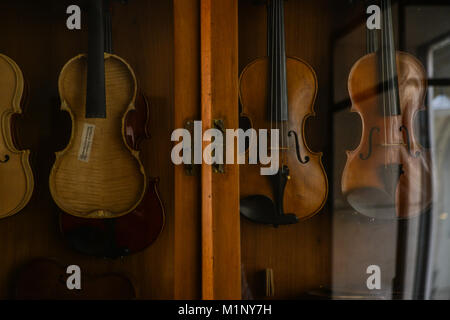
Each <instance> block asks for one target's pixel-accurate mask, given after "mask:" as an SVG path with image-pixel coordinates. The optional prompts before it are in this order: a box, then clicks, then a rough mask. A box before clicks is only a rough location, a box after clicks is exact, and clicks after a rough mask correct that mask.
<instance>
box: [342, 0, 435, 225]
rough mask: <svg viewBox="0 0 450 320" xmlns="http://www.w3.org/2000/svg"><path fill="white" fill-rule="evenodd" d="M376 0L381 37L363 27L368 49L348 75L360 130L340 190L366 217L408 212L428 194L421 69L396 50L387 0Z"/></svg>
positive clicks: (422, 205) (417, 209)
mask: <svg viewBox="0 0 450 320" xmlns="http://www.w3.org/2000/svg"><path fill="white" fill-rule="evenodd" d="M376 3H377V2H375V4H376ZM380 4H381V9H382V13H381V14H382V26H381V31H380V34H381V37H379V36H378V33H377V32H375V31H370V32H369V33H368V35H369V36H368V51H369V53H368V54H367V55H365V56H364V57H362V58H361V59H359V60H358V61H357V62H356V63H355V65H354V66H353V68H352V70H351V72H350V76H349V79H348V89H349V93H350V97H351V100H352V105H353V106H352V110H351V111H353V112H357V113H358V114H359V115H360V117H361V120H362V123H363V132H362V137H361V142H360V144H359V146H358V147H357V148H356V149H355V150H353V151H350V152H347V163H346V165H345V168H344V171H343V174H342V192H343V194H344V196H345V197H346V199H347V201H348V203H349V204H350V205H351V206H352V207H353V208H354V209H355V210H356V211H358V212H360V213H362V214H364V215H367V216H369V217H374V218H386V219H393V218H409V217H412V216H417V215H418V214H420V213H421V212H423V211H424V210H426V209H427V208H428V207H429V206H430V204H431V200H432V190H431V187H432V184H431V161H430V153H429V151H428V150H427V149H425V148H424V147H423V146H422V145H421V144H420V143H419V140H420V136H422V135H423V132H420V130H417V129H418V128H417V127H416V123H417V122H416V116H417V114H418V112H419V111H421V110H425V107H424V100H425V94H426V88H427V83H426V73H425V70H424V67H423V66H422V64H421V63H420V62H419V61H418V60H417V59H416V58H414V57H413V56H412V55H410V54H408V53H405V52H400V51H396V49H395V43H394V30H393V23H392V7H391V1H390V0H381V1H380ZM417 134H418V135H419V136H417Z"/></svg>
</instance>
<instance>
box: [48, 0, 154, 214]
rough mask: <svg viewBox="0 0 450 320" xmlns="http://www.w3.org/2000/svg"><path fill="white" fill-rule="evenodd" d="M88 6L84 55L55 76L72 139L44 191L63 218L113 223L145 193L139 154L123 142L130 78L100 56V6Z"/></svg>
mask: <svg viewBox="0 0 450 320" xmlns="http://www.w3.org/2000/svg"><path fill="white" fill-rule="evenodd" d="M89 5H90V6H89V10H88V12H89V52H88V55H85V54H81V55H78V56H76V57H74V58H72V59H71V60H70V61H69V62H67V64H66V65H65V66H64V67H63V69H62V71H61V74H60V76H59V93H60V97H61V101H62V105H61V109H62V110H65V111H67V112H68V113H69V114H70V117H71V119H72V135H71V138H70V141H69V144H68V145H67V146H66V148H65V149H64V150H62V151H60V152H57V153H56V160H55V163H54V165H53V168H52V170H51V174H50V191H51V194H52V197H53V199H54V201H55V202H56V204H57V205H58V207H59V208H61V209H62V210H63V211H64V212H66V213H69V214H71V215H74V216H77V217H84V218H117V217H120V216H123V215H126V214H127V213H130V212H131V211H133V210H134V209H136V207H137V206H138V204H139V203H140V202H141V201H142V199H143V197H144V194H145V190H146V187H147V178H146V174H145V170H144V168H143V165H142V163H141V160H140V159H139V151H136V150H132V149H131V148H130V147H129V146H128V145H127V143H126V140H125V136H124V121H125V119H126V116H127V114H128V113H129V112H130V111H131V110H134V109H135V99H136V94H137V85H136V77H135V74H134V71H133V70H132V68H131V67H130V65H129V64H128V63H127V62H126V61H125V60H124V59H122V58H120V57H119V56H117V55H114V54H110V53H105V52H104V22H103V12H104V7H103V0H92V1H89Z"/></svg>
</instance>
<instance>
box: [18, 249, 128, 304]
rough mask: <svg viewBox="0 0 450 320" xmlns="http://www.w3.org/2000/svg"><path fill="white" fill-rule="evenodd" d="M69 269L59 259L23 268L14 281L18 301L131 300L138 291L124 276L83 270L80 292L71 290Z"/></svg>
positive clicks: (44, 259) (43, 259) (37, 261)
mask: <svg viewBox="0 0 450 320" xmlns="http://www.w3.org/2000/svg"><path fill="white" fill-rule="evenodd" d="M66 270H67V267H65V266H63V265H62V264H61V263H59V262H58V261H56V260H53V259H47V258H38V259H35V260H32V261H31V262H29V263H27V264H26V265H25V266H23V267H22V268H21V269H20V270H19V272H18V275H17V276H16V279H15V282H14V299H16V300H132V299H135V298H136V289H135V288H134V285H133V283H132V282H131V280H130V279H129V278H127V277H126V276H125V275H122V274H118V273H109V274H103V275H90V274H86V273H85V272H84V270H83V269H81V272H82V273H81V289H79V290H78V289H74V290H69V289H68V288H67V280H68V277H69V276H70V275H69V274H67V272H66Z"/></svg>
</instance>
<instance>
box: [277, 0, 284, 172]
mask: <svg viewBox="0 0 450 320" xmlns="http://www.w3.org/2000/svg"><path fill="white" fill-rule="evenodd" d="M278 14H279V17H280V19H278V25H279V30H280V41H279V42H278V43H279V49H278V50H279V55H280V61H281V65H280V81H281V83H280V100H281V104H280V107H281V110H280V120H281V150H282V151H281V155H282V159H281V162H282V164H283V165H285V160H286V159H285V156H286V150H285V140H286V137H285V136H284V126H285V123H286V121H285V120H286V119H284V118H283V117H282V115H283V114H284V109H285V108H286V105H285V104H286V100H285V98H286V96H285V91H284V88H285V85H286V83H285V80H286V66H285V60H286V54H285V51H284V50H283V49H284V36H285V35H284V12H283V0H278Z"/></svg>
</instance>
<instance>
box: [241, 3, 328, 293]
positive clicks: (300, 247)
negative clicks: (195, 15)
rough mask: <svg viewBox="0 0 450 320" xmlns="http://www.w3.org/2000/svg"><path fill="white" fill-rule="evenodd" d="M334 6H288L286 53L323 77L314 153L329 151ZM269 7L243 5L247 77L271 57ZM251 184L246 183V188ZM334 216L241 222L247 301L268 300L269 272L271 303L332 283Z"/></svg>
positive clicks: (310, 128) (311, 123)
mask: <svg viewBox="0 0 450 320" xmlns="http://www.w3.org/2000/svg"><path fill="white" fill-rule="evenodd" d="M332 2H333V1H328V0H318V1H301V0H290V1H285V3H284V4H285V22H286V23H285V29H286V30H285V33H286V53H287V55H288V56H294V57H301V58H302V59H304V60H305V61H308V63H309V64H310V65H311V66H312V68H313V69H314V70H315V71H316V73H317V80H318V88H319V92H318V96H317V103H316V105H315V111H316V116H315V117H310V118H308V120H307V121H306V122H305V137H306V140H307V141H308V144H309V145H310V147H311V150H324V151H326V152H324V157H323V159H324V164H325V165H327V164H329V162H330V154H331V152H330V145H329V144H328V143H327V141H328V140H327V139H328V135H329V127H328V125H327V118H328V114H329V112H330V94H329V86H330V82H331V81H330V73H329V68H330V58H329V54H330V52H331V48H330V42H328V41H323V39H329V38H330V36H331V31H332V28H331V22H332V17H333V16H332V11H331V7H330V4H331V3H332ZM266 15H267V13H266V7H265V6H264V5H261V4H257V3H256V2H255V1H253V0H240V1H239V66H240V71H242V70H243V69H244V68H245V67H246V66H247V65H248V64H249V63H251V62H252V61H254V60H255V58H256V57H264V56H266V55H267V41H266V39H267V24H266ZM244 183H246V182H242V180H241V184H240V185H241V188H243V187H245V184H244ZM330 238H331V214H330V210H329V207H328V206H325V207H324V208H323V209H322V212H321V213H320V214H316V215H315V216H314V217H312V218H310V219H308V220H305V221H303V222H301V223H298V224H295V225H290V226H285V227H279V228H273V227H271V226H263V225H258V224H255V223H253V222H250V221H248V220H247V219H245V218H241V250H242V254H241V261H242V271H243V273H244V274H245V278H244V279H243V297H244V298H256V299H261V298H266V297H265V288H264V286H265V280H266V278H265V270H266V269H268V268H270V269H272V270H273V282H274V287H275V291H274V296H273V297H271V299H298V298H299V297H301V296H302V294H304V293H305V292H307V291H309V290H312V289H316V288H319V287H321V286H326V285H328V284H330V283H331V256H332V255H331V248H330V246H331V240H330Z"/></svg>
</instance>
